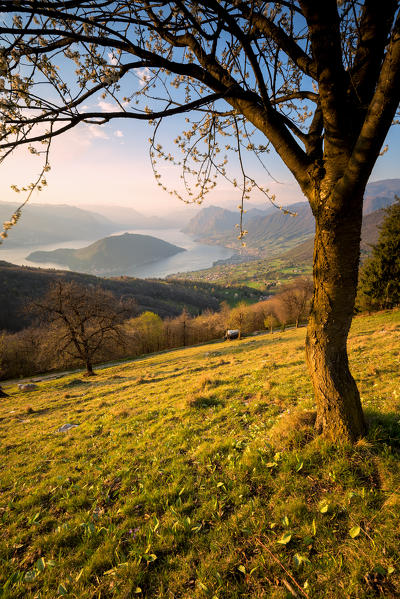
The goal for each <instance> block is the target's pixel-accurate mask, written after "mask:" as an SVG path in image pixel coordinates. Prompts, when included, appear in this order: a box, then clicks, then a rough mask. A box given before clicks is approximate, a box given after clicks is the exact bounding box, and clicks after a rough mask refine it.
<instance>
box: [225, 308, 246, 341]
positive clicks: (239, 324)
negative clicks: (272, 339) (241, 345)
mask: <svg viewBox="0 0 400 599" xmlns="http://www.w3.org/2000/svg"><path fill="white" fill-rule="evenodd" d="M247 321H248V306H247V304H246V303H245V302H239V303H238V305H237V306H236V307H235V308H232V310H231V312H230V315H229V327H230V328H231V329H238V330H239V339H240V338H241V337H242V333H243V332H245V330H246V324H247Z"/></svg>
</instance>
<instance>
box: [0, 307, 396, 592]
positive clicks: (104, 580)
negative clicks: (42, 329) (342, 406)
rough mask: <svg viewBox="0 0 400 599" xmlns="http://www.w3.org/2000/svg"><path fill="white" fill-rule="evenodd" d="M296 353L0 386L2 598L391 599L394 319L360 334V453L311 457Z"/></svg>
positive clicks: (164, 359)
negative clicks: (365, 424) (1, 395)
mask: <svg viewBox="0 0 400 599" xmlns="http://www.w3.org/2000/svg"><path fill="white" fill-rule="evenodd" d="M303 346H304V329H299V330H289V331H287V332H285V333H282V334H279V333H274V334H273V335H262V336H258V337H253V338H247V339H244V340H242V341H240V342H231V343H228V342H227V343H218V344H212V345H209V346H207V345H203V346H201V347H193V348H187V349H184V350H176V351H171V352H169V353H163V354H160V355H155V356H151V357H148V358H145V359H140V360H137V361H134V362H131V363H127V364H124V365H119V366H116V367H112V368H107V369H104V370H101V371H99V374H98V376H97V377H94V378H83V377H82V376H81V375H79V374H74V375H70V376H66V377H64V378H61V379H58V380H53V381H43V382H41V383H39V389H38V390H36V391H33V392H31V393H25V394H24V393H22V392H19V391H18V390H17V388H16V387H15V386H10V387H8V388H7V386H5V391H6V392H8V393H10V397H9V398H7V399H5V400H1V404H0V406H1V408H0V438H1V455H0V475H1V481H0V494H1V507H0V519H1V529H0V530H1V532H0V560H1V562H0V589H1V590H0V596H1V597H2V598H11V597H13V598H14V597H15V598H17V597H18V598H32V599H33V598H42V599H47V598H52V597H58V596H63V595H66V596H68V597H75V598H79V599H89V598H103V599H104V598H111V597H118V598H128V597H136V596H137V597H143V598H144V597H148V598H150V597H151V598H160V599H161V598H163V599H164V598H171V599H172V598H182V599H189V598H190V599H192V598H194V599H197V598H199V599H200V598H210V599H212V598H214V599H215V598H216V597H217V598H218V599H235V598H264V597H265V598H270V597H271V598H285V597H293V596H295V595H296V596H297V597H310V598H311V597H312V598H320V597H324V598H325V597H326V598H340V597H343V598H348V597H354V598H363V597H365V598H366V597H378V596H380V597H385V598H387V597H398V596H399V595H400V554H399V540H400V496H399V492H400V462H399V456H400V413H399V405H400V386H399V378H398V371H399V361H400V311H399V310H397V311H393V312H385V313H379V314H376V315H374V316H371V317H357V318H356V319H355V320H354V324H353V328H352V333H351V338H350V341H349V348H350V359H351V365H352V370H353V373H354V375H355V377H356V379H357V382H358V384H359V388H360V390H361V395H362V399H363V404H364V407H365V410H366V413H367V416H368V420H369V424H370V432H369V435H368V438H367V439H366V440H364V441H362V442H360V443H358V444H357V445H356V446H355V447H350V446H343V447H335V446H333V445H332V444H328V443H326V442H321V440H319V439H312V432H313V431H312V422H313V417H314V415H313V399H312V392H311V386H310V383H309V380H308V377H307V375H306V369H305V364H304V355H303V354H304V350H303ZM67 422H70V423H75V424H78V425H79V426H77V427H76V428H73V429H71V430H70V431H69V432H67V433H57V432H56V430H57V428H59V427H60V426H61V425H63V424H65V423H67ZM350 533H351V534H350ZM352 535H353V536H352ZM353 537H354V538H353Z"/></svg>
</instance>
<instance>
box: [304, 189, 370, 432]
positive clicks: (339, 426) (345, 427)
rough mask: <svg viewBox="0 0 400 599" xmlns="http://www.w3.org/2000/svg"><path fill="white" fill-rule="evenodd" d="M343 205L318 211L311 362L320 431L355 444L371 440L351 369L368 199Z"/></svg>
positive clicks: (334, 204)
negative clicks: (365, 437)
mask: <svg viewBox="0 0 400 599" xmlns="http://www.w3.org/2000/svg"><path fill="white" fill-rule="evenodd" d="M340 200H341V201H338V198H334V199H333V201H331V202H324V207H323V208H321V207H318V208H317V209H316V210H315V211H314V213H315V217H316V234H315V244H314V266H313V277H314V290H315V291H314V298H313V303H312V308H311V315H310V319H309V324H308V329H307V338H306V357H307V365H308V368H309V371H310V375H311V379H312V383H313V387H314V393H315V400H316V405H317V420H316V428H317V431H318V432H319V433H322V434H323V435H324V436H326V437H328V438H330V439H332V440H335V441H338V440H344V441H346V440H347V441H355V440H356V439H358V438H360V437H362V436H363V435H364V434H365V432H366V424H365V420H364V415H363V412H362V408H361V400H360V395H359V392H358V389H357V385H356V383H355V381H354V379H353V377H352V375H351V373H350V369H349V363H348V356H347V337H348V333H349V329H350V325H351V321H352V317H353V311H354V303H355V297H356V292H357V278H358V264H359V254H360V237H361V222H362V193H361V197H358V198H354V197H353V198H351V200H350V201H347V202H346V201H343V200H344V199H343V198H341V199H340ZM338 206H341V207H340V208H338Z"/></svg>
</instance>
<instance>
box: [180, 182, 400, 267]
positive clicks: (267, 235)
mask: <svg viewBox="0 0 400 599" xmlns="http://www.w3.org/2000/svg"><path fill="white" fill-rule="evenodd" d="M395 195H398V196H400V179H384V180H380V181H373V182H371V183H368V185H367V187H366V191H365V200H364V210H363V212H364V215H369V214H370V213H372V212H374V211H377V210H380V209H382V208H385V207H386V206H389V205H390V204H392V203H393V201H394V198H395ZM288 208H289V209H290V211H294V212H297V216H296V217H293V216H291V214H285V211H284V210H282V211H279V210H276V209H274V208H273V209H272V210H271V209H270V210H269V211H268V212H265V211H260V210H253V209H250V210H248V211H247V212H246V214H245V215H244V228H245V229H246V230H247V231H248V235H247V236H246V240H245V241H246V246H247V250H246V251H247V253H249V254H256V255H259V256H261V257H262V256H263V255H265V254H268V257H271V256H277V255H279V254H281V253H282V252H284V251H285V250H286V251H291V249H292V248H293V247H294V246H296V245H299V244H302V243H303V242H304V241H306V239H307V238H310V237H311V236H313V234H314V230H315V225H314V219H313V216H312V214H311V210H310V207H309V205H308V203H307V202H298V203H296V204H291V205H290V206H288ZM239 218H240V214H239V212H238V211H235V212H233V211H231V210H223V209H222V208H217V207H215V206H210V207H208V208H203V209H202V210H201V211H200V212H199V214H197V215H196V216H194V217H193V218H192V220H191V221H190V222H189V223H188V225H187V226H186V228H185V229H184V231H185V232H187V233H188V234H190V235H193V236H195V237H196V238H198V239H199V240H201V241H206V242H207V243H218V244H222V245H226V246H227V247H233V248H240V247H241V243H240V241H239V240H237V232H236V228H235V225H236V224H237V223H238V222H239Z"/></svg>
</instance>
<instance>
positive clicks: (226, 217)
mask: <svg viewBox="0 0 400 599" xmlns="http://www.w3.org/2000/svg"><path fill="white" fill-rule="evenodd" d="M290 210H291V211H293V212H295V213H296V216H292V215H291V214H285V212H284V211H280V210H273V211H268V212H267V211H265V212H264V211H261V210H249V211H248V213H246V214H245V216H244V227H245V229H246V230H247V231H248V234H247V235H246V247H247V250H246V251H247V252H248V253H253V254H254V253H255V254H257V255H262V254H263V253H265V252H267V251H268V253H269V254H277V253H279V252H282V251H284V250H285V249H287V248H290V247H292V246H293V245H295V244H296V243H298V242H299V241H303V240H304V239H306V238H307V237H310V236H311V235H313V233H314V229H315V225H314V219H313V216H312V214H311V210H310V207H309V205H308V204H307V203H306V202H299V203H297V204H293V205H292V206H290ZM238 222H239V213H238V212H232V211H230V210H224V209H222V208H217V207H215V206H210V207H208V208H204V209H203V210H201V212H200V213H199V214H198V215H197V216H195V217H194V218H193V219H192V220H191V221H190V222H189V224H188V225H187V226H186V227H185V228H184V229H183V231H184V232H185V233H187V234H189V235H193V236H194V237H195V238H197V239H200V240H201V241H203V242H206V243H217V244H221V245H225V246H226V247H232V248H236V249H239V248H240V247H241V242H240V241H239V240H238V239H237V228H236V224H237V223H238ZM235 231H236V232H235Z"/></svg>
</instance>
